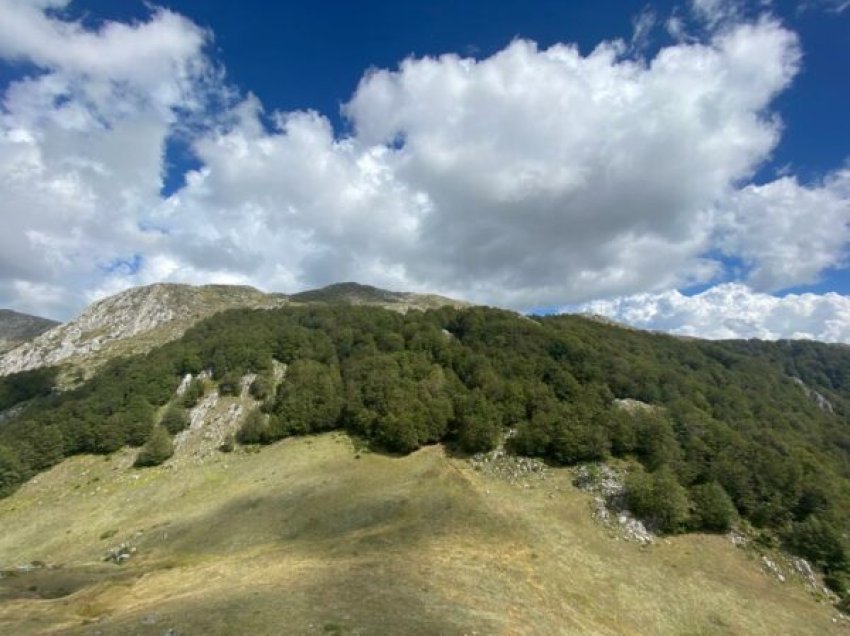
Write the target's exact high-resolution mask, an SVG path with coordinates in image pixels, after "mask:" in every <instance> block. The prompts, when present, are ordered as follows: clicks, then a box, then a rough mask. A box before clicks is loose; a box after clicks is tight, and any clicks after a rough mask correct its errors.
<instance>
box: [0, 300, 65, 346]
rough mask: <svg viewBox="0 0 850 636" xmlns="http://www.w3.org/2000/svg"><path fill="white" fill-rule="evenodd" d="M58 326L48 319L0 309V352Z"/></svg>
mask: <svg viewBox="0 0 850 636" xmlns="http://www.w3.org/2000/svg"><path fill="white" fill-rule="evenodd" d="M58 324H59V323H58V322H56V321H55V320H50V319H48V318H41V317H40V316H32V315H30V314H23V313H20V312H17V311H12V310H11V309H0V352H2V351H7V350H9V349H12V348H14V347H16V346H18V345H19V344H21V343H23V342H26V341H27V340H30V339H32V338H35V337H36V336H39V335H41V334H43V333H44V332H45V331H47V330H48V329H52V328H53V327H55V326H57V325H58Z"/></svg>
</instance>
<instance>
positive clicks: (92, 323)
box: [0, 283, 286, 376]
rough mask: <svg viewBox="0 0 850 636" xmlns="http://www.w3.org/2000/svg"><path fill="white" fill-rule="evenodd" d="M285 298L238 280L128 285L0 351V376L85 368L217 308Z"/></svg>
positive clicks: (177, 331) (146, 344) (147, 345)
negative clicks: (57, 367)
mask: <svg viewBox="0 0 850 636" xmlns="http://www.w3.org/2000/svg"><path fill="white" fill-rule="evenodd" d="M285 303H286V299H285V298H284V297H280V296H276V295H269V294H264V293H262V292H260V291H259V290H256V289H254V288H252V287H241V286H228V285H205V286H201V287H193V286H191V285H177V284H165V283H160V284H156V285H149V286H147V287H137V288H134V289H129V290H127V291H124V292H121V293H120V294H116V295H115V296H110V297H109V298H106V299H104V300H101V301H99V302H96V303H94V304H93V305H91V306H89V307H88V308H87V309H86V310H85V311H83V313H82V314H80V315H79V316H78V317H77V318H76V319H74V320H72V321H71V322H68V323H66V324H63V325H60V326H58V327H54V328H53V329H50V330H49V331H47V332H45V333H43V334H41V335H40V336H39V337H37V338H35V339H33V340H31V341H30V342H26V343H24V344H23V345H20V346H18V347H17V348H15V349H13V350H11V351H9V352H7V353H6V354H5V355H3V356H2V357H0V376H3V375H9V374H11V373H17V372H20V371H26V370H29V369H37V368H40V367H45V366H52V365H56V364H60V363H72V364H75V365H77V366H80V367H82V369H83V370H84V371H90V370H92V369H94V368H97V367H99V366H100V365H101V364H102V363H103V362H105V361H106V360H108V359H109V358H111V357H114V356H116V355H124V354H129V353H139V352H144V351H147V350H149V349H151V348H153V347H155V346H157V345H160V344H163V343H165V342H168V341H170V340H174V339H175V338H179V337H180V336H181V335H182V334H183V333H184V332H185V331H186V329H188V328H189V327H191V326H192V325H193V324H195V323H196V322H198V321H199V320H201V319H203V318H206V317H208V316H211V315H213V314H215V313H218V312H219V311H223V310H225V309H231V308H236V307H242V308H244V307H248V308H250V307H254V308H258V309H259V308H272V307H278V306H280V305H282V304H285Z"/></svg>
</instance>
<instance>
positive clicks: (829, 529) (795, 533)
mask: <svg viewBox="0 0 850 636" xmlns="http://www.w3.org/2000/svg"><path fill="white" fill-rule="evenodd" d="M785 543H786V545H787V546H788V548H789V549H790V550H791V551H792V552H794V553H795V554H798V555H800V556H801V557H803V558H806V559H808V560H809V561H811V562H812V563H813V564H814V565H815V566H817V567H819V568H822V569H823V570H824V571H825V572H826V573H828V574H831V573H837V572H847V571H848V569H850V568H848V566H850V563H848V559H847V552H846V551H845V549H844V545H843V543H842V540H841V533H840V531H839V530H837V529H836V528H835V527H834V526H833V524H831V523H830V522H829V521H827V520H826V519H821V518H819V517H816V516H812V517H809V518H807V519H806V520H804V521H800V522H798V523H795V524H793V526H792V527H791V531H790V532H789V533H788V534H787V535H786V536H785Z"/></svg>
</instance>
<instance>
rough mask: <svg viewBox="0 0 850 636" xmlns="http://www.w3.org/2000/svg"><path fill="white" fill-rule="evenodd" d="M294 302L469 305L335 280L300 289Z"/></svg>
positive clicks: (421, 306) (426, 306)
mask: <svg viewBox="0 0 850 636" xmlns="http://www.w3.org/2000/svg"><path fill="white" fill-rule="evenodd" d="M289 300H290V301H292V302H297V303H345V304H350V305H379V306H383V307H387V308H388V309H401V310H402V311H406V310H407V309H433V308H437V307H445V306H450V307H469V306H470V303H467V302H464V301H462V300H455V299H453V298H447V297H445V296H438V295H436V294H415V293H412V292H395V291H387V290H386V289H380V288H378V287H372V286H371V285H361V284H360V283H353V282H347V283H334V284H333V285H328V286H327V287H322V288H320V289H311V290H309V291H304V292H299V293H297V294H292V295H291V296H289Z"/></svg>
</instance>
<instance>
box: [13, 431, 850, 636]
mask: <svg viewBox="0 0 850 636" xmlns="http://www.w3.org/2000/svg"><path fill="white" fill-rule="evenodd" d="M132 460H133V457H132V453H130V452H129V451H122V452H121V453H117V454H116V455H114V456H112V457H110V458H108V459H106V460H104V459H103V458H101V457H77V458H73V459H70V460H67V461H66V462H64V463H62V464H61V465H59V466H57V467H55V468H54V469H53V470H51V471H49V472H48V473H45V474H43V475H41V476H39V477H38V478H37V479H36V480H35V481H34V482H30V483H29V484H27V485H26V486H24V487H23V488H22V489H21V490H20V491H19V492H17V493H16V494H15V495H13V496H12V497H10V498H8V499H5V500H2V501H0V524H2V528H3V532H2V534H0V569H9V568H13V567H14V566H16V565H19V564H22V563H25V562H31V561H36V560H38V561H43V562H45V563H47V564H50V565H54V566H61V567H55V568H53V569H50V568H44V569H39V570H35V571H33V572H31V573H19V574H17V576H7V577H5V578H2V579H0V633H3V634H6V633H8V634H36V633H37V634H41V633H57V634H59V633H61V634H92V633H94V632H96V631H99V632H101V633H102V634H104V635H106V634H157V635H159V634H162V633H163V632H164V631H166V630H167V629H169V628H174V629H176V630H177V631H178V632H180V633H181V634H237V633H251V634H282V633H287V634H290V633H291V634H472V633H478V634H494V633H497V634H535V635H536V634H565V633H566V634H571V633H575V634H621V633H625V634H809V633H810V634H830V633H846V630H843V629H840V627H839V626H838V625H836V624H834V623H833V622H832V617H833V616H835V612H834V611H833V610H832V609H831V608H830V606H829V605H827V604H825V603H817V602H816V601H815V600H814V599H813V598H812V597H811V596H810V595H809V593H808V592H806V591H805V590H804V589H803V588H802V586H800V585H797V584H796V583H794V582H789V583H785V584H782V583H780V582H779V581H777V580H775V579H773V578H770V577H768V576H767V575H766V574H764V573H763V572H762V570H761V568H760V566H759V563H758V561H757V560H756V559H754V558H753V557H751V556H749V555H748V554H747V553H746V552H745V551H743V550H740V549H737V548H735V547H733V546H732V545H731V544H730V542H729V541H728V539H726V538H725V537H718V536H705V535H689V536H682V537H675V538H671V539H667V540H664V541H662V542H660V543H659V544H657V545H654V546H650V547H640V546H637V545H635V544H631V543H626V542H624V541H620V540H616V539H613V538H611V537H610V536H608V534H607V533H606V532H605V531H604V530H603V529H601V528H600V527H599V526H597V525H596V524H595V523H594V522H593V521H592V520H591V518H590V515H589V512H588V498H587V495H585V494H584V493H581V492H579V491H577V490H576V489H575V488H573V486H572V485H571V484H570V481H571V479H570V478H571V476H570V473H569V471H567V470H561V469H558V470H553V471H552V475H551V477H550V478H548V479H547V480H545V481H540V482H535V483H534V484H533V485H532V486H531V487H529V488H522V487H520V486H517V485H512V484H508V483H506V482H503V481H499V480H497V479H495V478H492V477H488V476H485V475H483V474H480V473H478V472H476V471H473V470H472V469H471V468H470V467H469V464H467V463H466V462H465V461H464V460H462V459H457V458H452V457H449V456H447V455H446V454H445V453H444V451H443V449H442V448H441V447H429V448H426V449H423V450H421V451H419V452H417V453H414V454H413V455H410V456H408V457H403V458H392V457H387V456H384V455H380V454H376V453H369V452H363V449H358V448H356V447H355V445H354V444H353V443H352V441H351V440H350V439H349V438H348V437H346V436H344V435H342V434H331V435H325V436H321V437H316V438H305V439H293V440H287V441H284V442H281V443H278V444H275V445H273V446H271V447H268V448H264V449H263V450H262V451H261V452H259V453H245V452H237V453H232V454H228V455H223V454H222V455H217V456H214V457H212V458H210V459H208V460H206V462H204V463H202V464H200V465H197V464H188V463H187V464H185V465H184V464H179V463H178V464H177V465H176V466H173V467H159V468H154V469H148V470H143V471H140V470H134V469H132V468H131V467H130V465H131V463H132ZM122 541H128V542H130V543H131V544H132V545H134V546H136V547H137V552H136V554H135V556H134V557H133V558H132V559H131V560H130V561H129V562H128V563H126V564H125V565H122V566H116V565H113V564H109V563H105V562H103V560H102V558H103V555H104V552H105V550H106V548H108V547H110V546H113V545H117V544H119V543H121V542H122Z"/></svg>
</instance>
